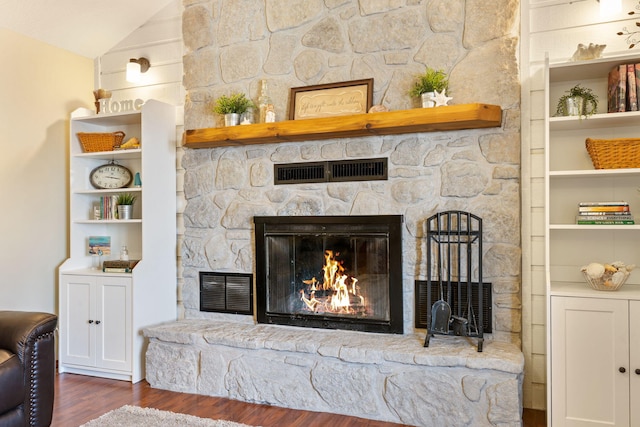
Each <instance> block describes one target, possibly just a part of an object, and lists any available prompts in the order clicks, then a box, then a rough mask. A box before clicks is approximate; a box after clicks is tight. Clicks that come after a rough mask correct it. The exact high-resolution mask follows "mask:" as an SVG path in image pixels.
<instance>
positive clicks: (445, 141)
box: [179, 0, 521, 345]
mask: <svg viewBox="0 0 640 427" xmlns="http://www.w3.org/2000/svg"><path fill="white" fill-rule="evenodd" d="M184 4H185V11H184V15H183V32H184V42H185V52H186V54H185V57H184V85H185V87H186V90H187V96H188V99H187V102H186V105H185V127H186V129H196V128H203V127H213V126H215V125H216V124H217V125H220V123H219V118H215V117H214V116H213V115H212V113H211V104H212V102H213V101H214V100H215V99H216V98H217V97H218V96H220V95H221V94H228V93H231V92H236V91H240V92H244V93H246V94H247V95H249V96H250V97H252V98H254V99H255V98H256V97H257V93H258V81H259V79H261V78H266V79H267V80H268V82H269V89H270V95H271V97H272V99H273V101H274V103H275V107H276V114H277V117H278V120H282V119H283V118H284V117H286V116H287V114H288V111H287V106H288V95H289V89H290V88H291V87H297V86H305V85H312V84H320V83H329V82H339V81H345V80H354V79H362V78H370V77H373V78H374V104H384V105H385V106H386V107H387V108H389V109H391V110H399V109H406V108H412V107H414V106H415V105H414V104H413V103H412V100H411V99H410V98H409V97H408V95H407V92H408V91H409V89H410V87H411V84H412V82H413V81H414V80H415V76H416V75H417V74H419V73H421V72H422V71H424V67H425V65H428V66H430V67H433V68H437V69H444V70H446V71H447V72H449V73H450V82H451V84H450V91H449V93H448V94H449V95H450V96H453V101H452V102H451V103H452V104H462V103H471V102H482V103H489V104H497V105H500V106H501V107H502V108H503V110H504V114H503V119H504V120H503V126H502V128H494V129H483V130H468V131H455V132H436V133H420V134H408V135H394V136H385V137H366V138H346V139H335V140H326V141H309V142H301V143H287V144H272V145H256V146H244V147H227V148H217V149H198V150H193V149H185V150H184V153H183V155H182V162H181V163H182V167H183V168H184V170H185V173H184V195H185V198H186V206H185V207H184V212H183V220H184V230H185V231H184V237H183V241H182V245H181V267H182V268H181V271H182V276H183V277H182V280H181V286H180V295H179V300H180V301H181V303H182V305H183V309H184V317H185V318H187V319H189V318H190V319H196V318H219V317H220V316H216V315H213V314H211V313H201V312H199V310H198V307H199V287H198V272H199V271H232V272H254V258H253V249H254V248H253V222H252V218H253V216H255V215H375V214H402V215H404V218H405V226H406V230H405V233H404V244H403V246H404V248H403V263H404V265H403V273H404V280H403V287H404V308H405V331H407V332H411V331H413V328H414V327H413V324H414V318H413V311H414V310H413V307H414V300H413V287H414V279H423V278H424V275H425V273H426V271H425V254H424V247H425V239H424V222H425V220H426V218H428V217H429V216H431V215H433V214H434V213H436V212H438V211H444V210H450V209H460V210H465V211H469V212H472V213H474V214H476V215H479V216H480V217H482V218H483V220H484V224H483V226H484V249H485V253H484V263H483V266H484V279H485V280H486V281H490V282H492V283H493V287H494V334H493V337H494V339H495V340H499V341H508V342H513V343H515V344H517V345H519V344H520V326H521V304H520V290H521V289H520V247H521V246H520V184H519V176H520V168H519V162H520V133H519V132H520V104H519V94H520V89H519V83H518V69H517V49H518V39H517V35H516V34H515V33H514V26H515V25H516V22H517V12H518V5H519V3H518V0H495V1H492V2H487V1H486V0H466V1H465V0H360V1H358V0H287V1H283V0H282V1H277V0H214V1H202V0H185V1H184ZM338 120H339V119H338ZM369 157H388V158H389V180H388V181H375V182H354V183H340V184H337V183H336V184H310V185H285V186H277V187H276V186H274V185H273V164H274V163H286V162H301V161H318V160H335V159H342V158H369ZM240 320H243V319H240ZM244 321H251V319H244Z"/></svg>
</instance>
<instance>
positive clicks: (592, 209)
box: [578, 205, 629, 212]
mask: <svg viewBox="0 0 640 427" xmlns="http://www.w3.org/2000/svg"><path fill="white" fill-rule="evenodd" d="M578 212H629V206H628V205H627V206H621V205H609V206H606V205H602V206H579V207H578Z"/></svg>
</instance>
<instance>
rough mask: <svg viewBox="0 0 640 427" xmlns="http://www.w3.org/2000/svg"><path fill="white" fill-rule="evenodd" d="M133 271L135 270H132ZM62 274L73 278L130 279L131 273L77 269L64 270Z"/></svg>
mask: <svg viewBox="0 0 640 427" xmlns="http://www.w3.org/2000/svg"><path fill="white" fill-rule="evenodd" d="M134 271H135V268H134ZM64 274H71V275H74V276H101V277H102V276H106V277H131V276H132V275H133V273H109V272H104V271H102V270H97V269H93V268H78V269H70V270H66V271H65V272H64Z"/></svg>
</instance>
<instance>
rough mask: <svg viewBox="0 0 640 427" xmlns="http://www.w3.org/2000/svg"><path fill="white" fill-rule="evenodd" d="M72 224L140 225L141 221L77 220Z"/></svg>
mask: <svg viewBox="0 0 640 427" xmlns="http://www.w3.org/2000/svg"><path fill="white" fill-rule="evenodd" d="M73 223H74V224H118V225H122V224H141V223H142V219H136V218H133V219H78V220H74V221H73Z"/></svg>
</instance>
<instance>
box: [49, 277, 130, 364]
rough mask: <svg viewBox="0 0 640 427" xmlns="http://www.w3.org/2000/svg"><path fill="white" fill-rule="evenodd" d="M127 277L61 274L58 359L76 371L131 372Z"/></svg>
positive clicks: (128, 287) (128, 283)
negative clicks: (95, 369)
mask: <svg viewBox="0 0 640 427" xmlns="http://www.w3.org/2000/svg"><path fill="white" fill-rule="evenodd" d="M131 308H132V305H131V277H124V276H120V275H113V276H105V275H94V276H89V275H74V274H64V275H63V276H62V278H61V283H60V311H61V312H63V313H65V316H64V322H65V323H64V325H61V330H64V331H65V333H64V334H61V336H60V358H61V359H63V360H64V361H65V363H66V364H67V365H69V366H71V365H73V366H76V367H78V368H79V369H86V368H102V369H109V370H113V371H120V372H122V373H123V374H124V375H125V376H126V375H127V373H128V372H129V371H131V357H132V352H131V345H132V341H131V332H132V329H131Z"/></svg>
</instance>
